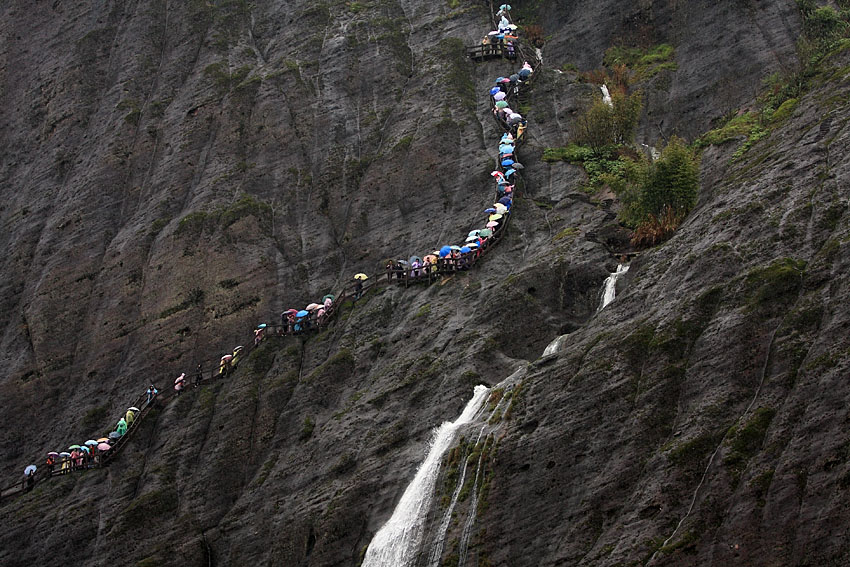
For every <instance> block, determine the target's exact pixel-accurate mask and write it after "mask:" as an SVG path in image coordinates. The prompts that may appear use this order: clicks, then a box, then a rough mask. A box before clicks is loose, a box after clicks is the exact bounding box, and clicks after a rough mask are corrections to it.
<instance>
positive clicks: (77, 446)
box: [68, 445, 80, 451]
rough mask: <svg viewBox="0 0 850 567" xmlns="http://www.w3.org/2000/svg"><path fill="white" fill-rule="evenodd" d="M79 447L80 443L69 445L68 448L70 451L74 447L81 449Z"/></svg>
mask: <svg viewBox="0 0 850 567" xmlns="http://www.w3.org/2000/svg"><path fill="white" fill-rule="evenodd" d="M79 448H80V446H79V445H71V446H70V447H68V450H69V451H70V450H72V449H79Z"/></svg>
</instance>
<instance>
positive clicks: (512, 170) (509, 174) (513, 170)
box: [505, 164, 516, 177]
mask: <svg viewBox="0 0 850 567" xmlns="http://www.w3.org/2000/svg"><path fill="white" fill-rule="evenodd" d="M513 167H514V164H511V165H510V169H509V170H507V171H506V172H505V177H510V176H511V175H513V174H514V173H516V170H515V169H514V168H513Z"/></svg>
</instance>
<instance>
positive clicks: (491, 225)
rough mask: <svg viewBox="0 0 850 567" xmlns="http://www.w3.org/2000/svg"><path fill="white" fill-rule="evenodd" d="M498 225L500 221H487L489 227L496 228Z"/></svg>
mask: <svg viewBox="0 0 850 567" xmlns="http://www.w3.org/2000/svg"><path fill="white" fill-rule="evenodd" d="M497 226H499V223H497V222H496V221H490V222H488V223H487V228H496V227H497Z"/></svg>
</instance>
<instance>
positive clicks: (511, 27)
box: [508, 24, 517, 77]
mask: <svg viewBox="0 0 850 567" xmlns="http://www.w3.org/2000/svg"><path fill="white" fill-rule="evenodd" d="M508 28H509V29H512V30H515V29H516V28H517V25H516V24H508ZM511 77H513V75H511Z"/></svg>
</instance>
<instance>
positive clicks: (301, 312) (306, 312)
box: [295, 309, 310, 317]
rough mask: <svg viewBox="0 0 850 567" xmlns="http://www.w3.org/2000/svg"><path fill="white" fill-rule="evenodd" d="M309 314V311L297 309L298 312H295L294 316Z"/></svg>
mask: <svg viewBox="0 0 850 567" xmlns="http://www.w3.org/2000/svg"><path fill="white" fill-rule="evenodd" d="M309 314H310V312H309V311H306V310H304V309H302V310H301V311H299V312H298V313H296V314H295V316H296V317H306V316H308V315H309Z"/></svg>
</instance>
